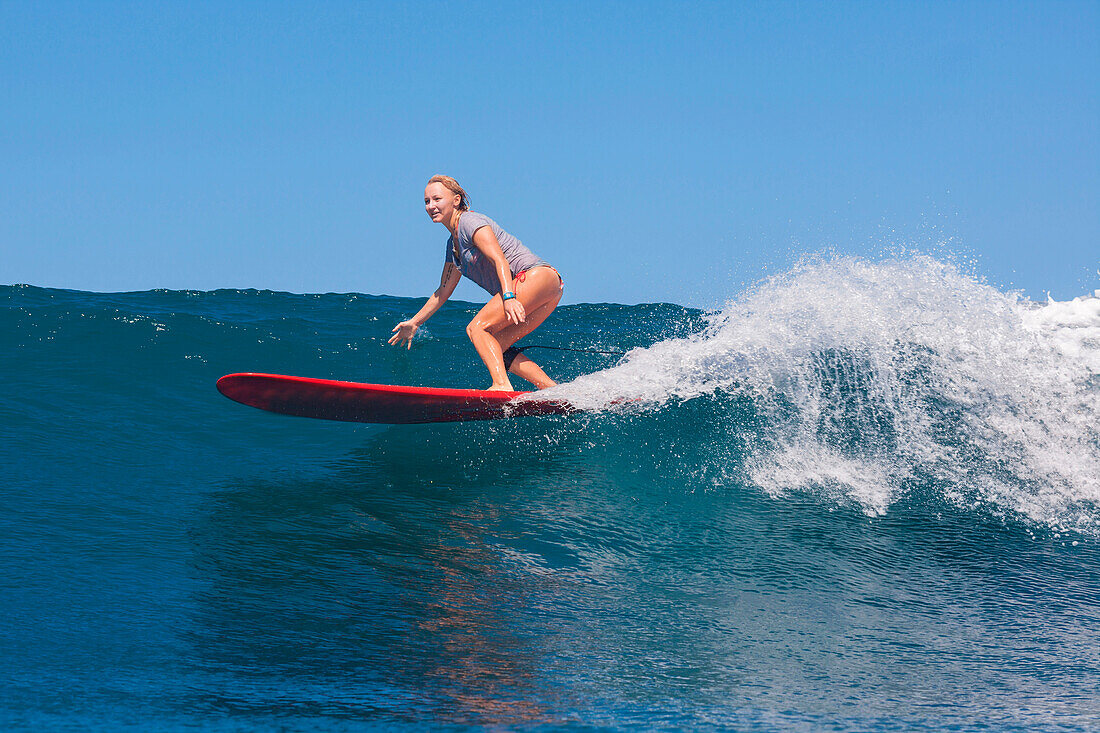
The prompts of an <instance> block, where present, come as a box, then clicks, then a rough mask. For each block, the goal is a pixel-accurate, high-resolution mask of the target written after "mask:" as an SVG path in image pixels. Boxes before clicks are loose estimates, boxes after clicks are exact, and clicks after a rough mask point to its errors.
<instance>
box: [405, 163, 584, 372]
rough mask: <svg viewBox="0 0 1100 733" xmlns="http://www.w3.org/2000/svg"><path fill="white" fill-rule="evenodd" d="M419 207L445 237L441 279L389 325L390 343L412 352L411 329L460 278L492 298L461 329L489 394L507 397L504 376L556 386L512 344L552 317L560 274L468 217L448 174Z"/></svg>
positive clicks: (486, 222)
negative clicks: (406, 315)
mask: <svg viewBox="0 0 1100 733" xmlns="http://www.w3.org/2000/svg"><path fill="white" fill-rule="evenodd" d="M424 209H425V211H427V212H428V216H430V217H431V218H432V221H434V222H438V223H440V224H442V225H443V226H444V227H446V228H447V231H448V232H450V234H451V236H449V237H448V238H447V254H446V260H445V261H444V265H443V276H442V277H441V278H440V281H439V288H437V289H436V291H435V292H434V293H432V296H431V297H430V298H428V302H426V303H425V304H424V307H423V308H421V309H420V311H419V312H418V313H417V314H416V315H415V316H413V317H412V318H410V319H409V320H407V321H402V322H401V323H398V324H397V325H396V326H395V327H394V329H393V332H394V333H393V336H391V337H390V341H389V342H390V343H391V344H395V345H399V344H401V343H405V344H406V346H407V347H408V348H412V339H413V335H414V334H415V333H416V331H417V329H418V328H420V326H421V325H423V324H424V322H425V321H427V320H428V319H429V318H431V317H432V315H433V314H434V313H435V312H436V311H437V310H439V307H440V306H441V305H443V304H444V303H445V302H447V299H448V298H450V297H451V294H452V293H453V292H454V290H455V287H456V286H457V285H458V281H459V280H461V279H462V276H463V275H465V276H466V277H468V278H470V279H471V280H473V281H474V282H475V283H477V284H478V285H480V286H481V287H483V288H485V290H487V291H488V292H489V293H490V294H491V295H492V296H493V297H492V298H491V299H490V300H489V302H488V303H486V304H485V307H483V308H482V309H481V310H480V311H478V313H477V315H476V316H474V319H473V320H472V321H470V324H469V325H468V326H466V334H467V335H468V336H469V337H470V341H472V342H473V344H474V348H475V349H477V354H478V356H480V357H481V360H482V361H483V362H485V366H486V367H488V368H489V374H490V375H492V378H493V384H492V386H490V387H489V389H491V390H509V391H511V390H512V383H511V382H510V381H509V380H508V372H511V373H512V374H515V375H517V376H519V377H522V378H523V379H526V380H527V381H528V382H530V383H531V384H533V385H535V386H536V387H537V388H539V389H545V388H546V387H552V386H554V385H555V384H557V383H556V382H555V381H554V380H553V379H551V378H550V377H548V376H546V372H544V371H543V370H542V369H541V368H540V367H539V365H538V364H536V363H535V362H533V361H531V359H529V358H527V357H526V356H524V355H523V354H520V353H518V352H516V350H515V349H513V348H512V345H513V344H515V343H516V342H517V341H519V340H520V339H521V338H523V337H524V336H526V335H527V334H529V333H531V332H532V331H534V330H535V329H536V328H538V327H539V326H540V325H541V324H542V322H543V321H545V320H546V317H547V316H549V315H550V314H551V313H553V312H554V308H556V307H557V305H558V301H560V300H561V295H562V288H563V285H562V280H561V276H560V275H558V271H557V270H555V269H554V268H553V267H551V266H550V265H548V264H547V263H546V262H544V261H543V260H542V259H540V258H539V257H537V256H536V255H535V254H534V253H533V252H531V250H529V249H527V248H526V247H524V246H523V243H522V242H520V241H519V240H518V239H516V238H515V237H513V236H512V235H511V234H509V233H508V232H506V231H504V230H503V229H501V228H500V226H498V225H497V223H496V222H495V221H493V220H492V219H490V218H489V217H487V216H484V215H482V214H478V213H475V212H473V211H470V203H469V197H468V196H467V195H466V191H464V190H463V188H462V186H459V185H458V182H457V181H456V180H455V179H453V178H451V177H450V176H433V177H432V179H431V180H430V181H428V185H427V187H426V188H425V189H424Z"/></svg>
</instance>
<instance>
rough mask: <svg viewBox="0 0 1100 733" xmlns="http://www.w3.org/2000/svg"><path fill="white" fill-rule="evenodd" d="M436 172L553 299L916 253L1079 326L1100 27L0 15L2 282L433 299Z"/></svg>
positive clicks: (136, 6) (1055, 17)
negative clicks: (544, 283)
mask: <svg viewBox="0 0 1100 733" xmlns="http://www.w3.org/2000/svg"><path fill="white" fill-rule="evenodd" d="M437 172H443V173H448V174H450V175H453V176H455V177H456V178H457V179H458V180H459V181H460V182H461V183H462V184H463V185H464V186H465V187H466V189H467V190H468V191H469V192H470V194H471V197H472V200H473V204H474V208H475V209H477V210H479V211H482V212H484V213H486V214H488V215H489V216H491V217H493V218H495V219H496V220H497V221H498V222H500V223H501V224H502V225H503V226H504V227H505V228H506V229H508V230H510V231H511V232H512V233H514V234H515V235H516V236H518V237H520V238H521V239H522V240H523V241H524V242H525V243H526V244H528V245H529V246H531V247H532V249H534V250H535V251H536V252H538V253H539V254H540V255H542V256H543V257H545V258H546V259H548V260H550V261H552V262H553V263H554V264H555V265H558V266H559V268H560V269H561V270H562V272H563V273H564V274H565V278H566V283H567V285H568V288H567V298H566V301H565V302H581V301H616V302H625V303H635V302H645V301H671V302H678V303H683V304H688V305H698V306H705V307H710V306H714V305H717V304H720V303H721V302H723V301H725V300H726V299H728V298H730V297H732V296H734V295H736V294H737V292H738V291H739V290H740V289H741V288H743V287H744V286H745V285H746V284H748V283H751V282H752V281H754V280H756V279H758V278H759V277H761V276H763V275H766V274H769V273H772V272H775V271H777V270H782V269H784V268H786V267H787V266H788V265H789V263H790V262H791V261H792V260H793V259H794V258H796V257H798V256H799V254H801V253H804V252H815V251H821V250H826V249H831V250H835V251H838V252H842V253H854V254H866V255H876V254H879V253H881V252H883V251H889V250H892V249H894V248H896V247H902V246H904V247H910V248H915V249H917V250H921V251H932V252H939V253H956V254H958V255H961V256H962V257H963V258H964V259H966V260H968V261H973V262H974V263H975V265H974V267H975V270H976V272H977V273H979V274H980V275H982V276H984V277H986V278H987V279H988V280H989V281H990V282H991V283H993V284H995V285H997V286H999V287H1002V288H1018V289H1022V290H1023V291H1024V292H1026V293H1027V294H1029V295H1031V296H1033V297H1040V296H1042V295H1043V294H1044V293H1045V292H1047V291H1050V292H1051V293H1052V294H1053V295H1054V296H1055V297H1057V298H1069V297H1073V296H1076V295H1080V294H1083V293H1086V292H1089V291H1091V290H1092V289H1094V288H1098V287H1100V276H1098V275H1097V270H1098V269H1100V3H1097V2H1036V3H1015V2H1008V3H994V2H980V3H966V2H938V3H935V2H934V3H923V2H920V3H919V2H904V3H892V2H856V3H846V2H822V3H782V2H781V3H759V4H755V3H742V2H717V3H711V2H660V3H657V2H599V1H596V2H592V1H584V2H551V3H542V2H533V3H517V2H502V3H485V2H461V3H450V2H433V3H402V2H386V3H373V2H347V3H333V2H285V3H284V2H274V1H272V0H265V1H263V2H226V1H224V0H222V1H219V2H183V1H181V2H132V3H116V2H108V1H106V0H95V1H90V2H62V1H57V2H11V1H10V0H0V251H2V253H3V257H2V259H0V282H4V283H16V282H28V283H31V284H34V285H43V286H51V287H65V288H76V289H83V290H141V289H147V288H154V287H168V288H193V289H211V288H217V287H257V288H273V289H279V290H290V291H294V292H327V291H339V292H343V291H357V292H366V293H375V294H383V293H385V294H393V295H418V296H419V295H424V296H426V295H428V294H429V293H430V292H431V290H432V289H434V287H435V286H436V284H437V283H438V276H439V270H440V269H441V265H442V257H443V254H442V251H443V241H444V239H445V236H446V233H445V231H444V230H443V229H442V228H441V227H439V226H438V225H433V224H431V222H430V221H429V220H428V218H427V215H426V214H425V213H424V211H423V206H422V191H423V186H424V183H425V182H426V180H427V179H428V177H429V176H431V175H432V174H434V173H437ZM456 297H460V298H463V299H467V300H476V299H481V298H482V296H481V294H480V291H479V290H478V289H477V288H476V286H473V285H472V284H468V283H467V284H464V285H463V286H461V288H460V290H459V291H458V293H457V295H456Z"/></svg>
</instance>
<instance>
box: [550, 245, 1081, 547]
mask: <svg viewBox="0 0 1100 733" xmlns="http://www.w3.org/2000/svg"><path fill="white" fill-rule="evenodd" d="M1098 296H1100V293H1097V294H1094V295H1092V296H1085V297H1081V298H1077V299H1075V300H1073V301H1069V302H1056V301H1053V300H1049V301H1048V302H1047V303H1046V304H1036V303H1033V302H1031V301H1028V300H1027V299H1025V298H1023V297H1021V296H1020V295H1019V294H1015V293H1004V292H1001V291H999V290H997V289H996V288H994V287H991V286H989V285H987V284H985V283H983V282H981V281H980V280H978V279H976V278H974V277H972V276H970V275H968V274H966V273H964V272H962V271H961V270H960V269H959V268H958V267H956V266H955V265H953V264H950V263H945V262H942V261H938V260H935V259H933V258H930V257H923V256H918V257H912V258H908V259H894V260H884V261H877V262H873V261H868V260H865V259H860V258H854V257H833V258H824V257H816V258H810V259H806V260H804V261H802V262H801V263H799V264H798V265H796V266H795V267H794V268H793V269H791V270H790V271H789V272H786V273H784V274H781V275H777V276H774V277H771V278H769V279H767V280H764V281H762V282H760V283H759V284H758V285H756V286H755V287H753V288H752V289H750V290H749V291H748V292H746V293H745V294H743V295H742V296H740V297H738V298H736V299H734V300H732V301H730V302H729V303H727V304H726V306H725V307H724V308H722V309H721V310H720V311H718V312H716V313H713V314H710V316H709V319H708V322H707V324H706V326H705V327H704V328H703V329H702V330H701V331H700V332H699V333H696V334H693V335H690V336H687V337H682V338H674V339H668V340H665V341H662V342H659V343H657V344H654V345H652V346H649V347H645V348H636V349H633V350H632V351H630V352H629V353H628V354H627V356H626V357H625V358H624V359H623V361H622V362H621V363H620V364H619V365H617V366H615V367H613V368H611V369H607V370H604V371H600V372H597V373H594V374H590V375H586V376H582V377H580V378H578V379H576V380H574V381H572V382H570V383H569V384H564V385H561V386H559V387H556V388H554V390H553V391H554V393H556V394H558V395H560V396H562V397H565V398H566V399H569V400H570V401H572V402H574V403H575V404H577V405H578V406H582V407H584V408H586V409H589V410H609V409H615V408H614V406H615V405H623V404H626V405H632V406H633V408H634V409H643V408H642V406H644V409H648V410H663V409H670V407H671V406H675V405H679V404H682V403H684V402H686V401H690V400H695V399H698V398H700V397H704V396H709V397H711V398H712V399H713V398H719V399H727V400H730V399H733V400H737V399H747V400H749V401H751V404H752V411H753V414H754V416H755V417H754V419H752V420H749V421H741V422H731V423H729V424H725V425H722V426H720V429H721V430H722V431H723V432H724V434H725V436H726V438H727V439H728V440H727V443H726V445H731V446H732V445H737V446H738V447H739V448H738V449H739V450H741V449H742V448H741V447H742V446H743V450H746V451H747V455H744V456H741V455H738V456H736V457H734V456H732V455H731V453H730V452H729V451H727V450H726V449H725V446H723V445H722V444H715V445H714V446H713V460H716V461H723V460H725V461H728V462H730V463H731V465H734V464H736V466H737V470H736V471H735V473H736V475H737V479H738V480H743V481H747V482H749V483H751V484H752V485H754V486H756V487H758V488H759V489H761V490H763V491H765V492H767V493H768V494H770V495H772V496H777V497H778V496H782V495H784V494H786V493H788V492H792V491H809V492H813V493H816V494H819V495H821V496H823V497H828V498H830V499H836V498H840V499H844V500H848V501H855V502H857V503H858V505H859V506H860V507H861V508H862V510H863V511H864V512H866V513H867V514H868V515H872V516H877V515H882V514H883V513H885V512H886V511H887V510H888V509H889V508H890V506H891V505H893V504H894V503H895V502H897V501H898V500H899V499H900V498H901V497H903V496H905V495H906V494H909V493H912V492H914V491H918V490H922V489H921V487H926V486H934V487H936V492H937V493H938V495H939V496H940V497H941V498H942V499H945V500H947V501H950V502H951V503H952V504H954V505H957V506H962V507H972V506H976V505H983V506H986V507H991V508H993V509H994V510H995V511H1007V512H1011V513H1014V514H1018V515H1023V516H1026V517H1028V518H1030V519H1031V520H1034V521H1036V522H1040V523H1042V524H1045V525H1048V526H1050V527H1052V528H1054V529H1055V530H1059V529H1065V528H1071V527H1072V528H1075V529H1078V530H1087V531H1093V530H1095V529H1096V528H1097V527H1098V526H1100V432H1098V430H1100V428H1098V426H1100V297H1098ZM733 458H736V460H733Z"/></svg>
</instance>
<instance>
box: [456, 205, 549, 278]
mask: <svg viewBox="0 0 1100 733" xmlns="http://www.w3.org/2000/svg"><path fill="white" fill-rule="evenodd" d="M481 227H490V228H491V229H492V230H493V234H495V235H496V237H497V241H498V242H500V249H501V251H502V252H504V258H505V259H506V260H508V267H509V268H510V269H511V270H512V277H515V276H516V275H518V274H519V273H521V272H523V271H524V270H530V269H531V268H532V267H537V266H539V265H548V264H550V263H548V262H546V261H545V260H543V259H541V258H540V257H538V256H537V255H536V254H535V253H534V252H532V251H531V250H529V249H527V248H526V247H524V246H523V242H521V241H519V240H518V239H516V238H515V237H513V236H512V235H511V234H509V233H508V232H506V231H504V230H503V229H501V228H500V226H499V225H498V224H497V223H496V222H495V221H493V220H492V219H490V218H489V217H487V216H485V215H484V214H478V213H477V212H474V211H464V212H462V216H461V217H459V219H458V253H459V255H461V257H456V256H455V246H454V237H447V258H446V261H447V262H453V263H454V264H456V265H458V269H459V270H461V271H462V274H463V275H465V276H466V277H468V278H470V279H471V280H473V281H474V282H475V283H477V284H478V285H480V286H481V287H483V288H485V289H486V290H488V291H489V292H490V293H491V294H493V295H496V294H498V293H499V292H500V278H499V277H497V272H496V268H494V267H493V261H492V260H490V259H489V258H488V257H486V256H485V255H483V254H482V253H481V250H479V249H478V248H477V245H475V244H474V232H476V231H477V230H478V229H480V228H481Z"/></svg>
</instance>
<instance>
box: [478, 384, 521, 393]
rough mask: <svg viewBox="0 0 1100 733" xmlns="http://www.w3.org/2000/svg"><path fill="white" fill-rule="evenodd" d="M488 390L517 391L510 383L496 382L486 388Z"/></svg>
mask: <svg viewBox="0 0 1100 733" xmlns="http://www.w3.org/2000/svg"><path fill="white" fill-rule="evenodd" d="M485 391H486V392H515V390H514V389H512V385H510V384H494V385H491V386H490V387H488V388H486V390H485Z"/></svg>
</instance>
